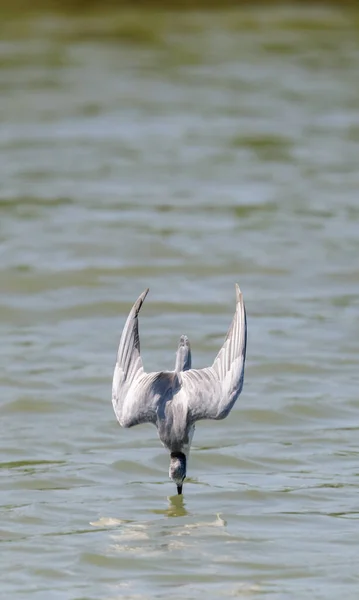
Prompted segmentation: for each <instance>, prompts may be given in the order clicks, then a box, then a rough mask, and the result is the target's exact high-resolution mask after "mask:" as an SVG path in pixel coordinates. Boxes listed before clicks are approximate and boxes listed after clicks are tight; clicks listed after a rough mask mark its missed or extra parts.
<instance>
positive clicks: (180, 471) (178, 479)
mask: <svg viewBox="0 0 359 600" xmlns="http://www.w3.org/2000/svg"><path fill="white" fill-rule="evenodd" d="M186 463H187V459H186V455H185V454H183V452H171V462H170V470H169V476H170V478H171V479H172V481H174V482H175V484H176V486H177V493H178V494H182V486H183V480H184V479H185V477H186Z"/></svg>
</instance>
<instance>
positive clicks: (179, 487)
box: [177, 485, 182, 495]
mask: <svg viewBox="0 0 359 600" xmlns="http://www.w3.org/2000/svg"><path fill="white" fill-rule="evenodd" d="M177 494H178V495H180V494H182V485H178V486H177Z"/></svg>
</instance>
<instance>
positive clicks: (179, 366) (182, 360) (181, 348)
mask: <svg viewBox="0 0 359 600" xmlns="http://www.w3.org/2000/svg"><path fill="white" fill-rule="evenodd" d="M191 364H192V355H191V346H190V343H189V339H188V337H187V336H186V335H181V337H180V341H179V344H178V348H177V353H176V366H175V371H176V373H180V372H181V371H188V370H189V369H190V368H191Z"/></svg>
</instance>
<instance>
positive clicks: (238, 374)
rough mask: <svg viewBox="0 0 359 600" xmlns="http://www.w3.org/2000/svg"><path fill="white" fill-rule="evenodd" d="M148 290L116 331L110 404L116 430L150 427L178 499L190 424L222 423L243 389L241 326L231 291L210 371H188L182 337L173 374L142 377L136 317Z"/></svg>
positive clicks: (242, 317) (239, 301)
mask: <svg viewBox="0 0 359 600" xmlns="http://www.w3.org/2000/svg"><path fill="white" fill-rule="evenodd" d="M148 291H149V290H148V289H147V290H145V291H144V292H143V293H142V294H141V296H140V297H139V298H138V300H137V301H136V302H135V304H134V305H133V307H132V309H131V311H130V314H129V315H128V318H127V321H126V324H125V327H124V329H123V331H122V335H121V339H120V345H119V348H118V352H117V361H116V365H115V371H114V374H113V382H112V404H113V408H114V411H115V415H116V417H117V420H118V422H119V423H120V425H121V426H122V427H133V426H134V425H140V424H141V423H153V425H155V426H156V427H157V430H158V435H159V438H160V440H161V442H162V444H163V445H164V446H165V447H166V448H167V449H168V450H169V452H170V468H169V476H170V478H171V479H172V481H174V483H175V484H176V486H177V493H178V494H182V486H183V481H184V479H185V477H186V473H187V462H188V456H189V451H190V447H191V442H192V437H193V433H194V429H195V423H196V421H200V420H201V419H217V420H219V419H224V418H225V417H226V416H227V415H228V414H229V412H230V411H231V409H232V408H233V405H234V403H235V401H236V400H237V398H238V396H239V395H240V393H241V391H242V388H243V379H244V364H245V358H246V345H247V320H246V311H245V306H244V302H243V296H242V293H241V291H240V289H239V287H238V285H236V310H235V313H234V317H233V320H232V324H231V326H230V328H229V331H228V333H227V337H226V339H225V342H224V344H223V346H222V348H221V349H220V351H219V353H218V354H217V356H216V358H215V360H214V363H213V365H212V366H211V367H205V368H204V369H192V368H191V367H192V365H191V348H190V344H189V340H188V337H187V336H185V335H182V336H181V337H180V341H179V345H178V349H177V354H176V363H175V368H174V371H158V372H154V373H146V372H145V370H144V368H143V364H142V359H141V354H140V338H139V333H138V314H139V312H140V309H141V306H142V304H143V302H144V299H145V298H146V296H147V293H148Z"/></svg>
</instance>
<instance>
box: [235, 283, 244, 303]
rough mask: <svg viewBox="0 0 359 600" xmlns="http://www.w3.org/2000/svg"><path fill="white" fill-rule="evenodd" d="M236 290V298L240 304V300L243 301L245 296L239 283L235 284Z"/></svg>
mask: <svg viewBox="0 0 359 600" xmlns="http://www.w3.org/2000/svg"><path fill="white" fill-rule="evenodd" d="M235 288H236V298H237V302H239V301H240V300H242V299H243V294H242V292H241V289H240V287H239V285H238V283H236V284H235Z"/></svg>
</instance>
